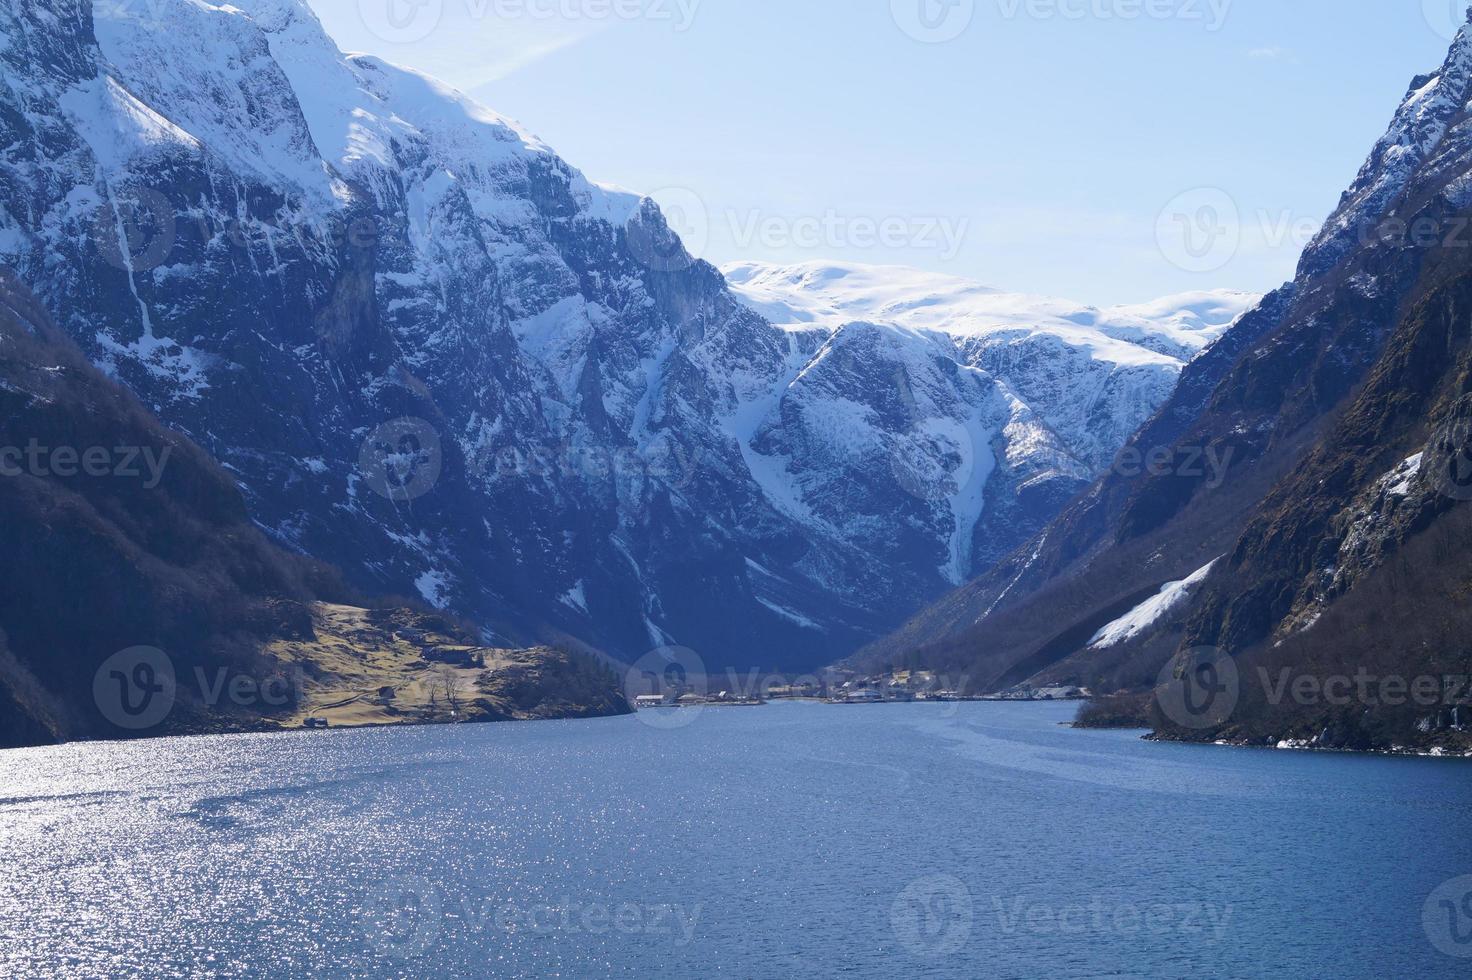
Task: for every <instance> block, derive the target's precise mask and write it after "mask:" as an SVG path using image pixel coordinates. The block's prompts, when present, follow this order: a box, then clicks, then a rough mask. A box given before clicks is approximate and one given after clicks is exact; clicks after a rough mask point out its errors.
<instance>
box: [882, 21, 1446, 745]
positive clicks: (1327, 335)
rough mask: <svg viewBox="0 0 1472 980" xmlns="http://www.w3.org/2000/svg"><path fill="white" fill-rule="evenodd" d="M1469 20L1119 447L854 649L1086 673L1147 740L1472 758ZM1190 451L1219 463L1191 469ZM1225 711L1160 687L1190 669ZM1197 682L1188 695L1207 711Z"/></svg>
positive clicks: (914, 659) (990, 677) (997, 685)
mask: <svg viewBox="0 0 1472 980" xmlns="http://www.w3.org/2000/svg"><path fill="white" fill-rule="evenodd" d="M1469 110H1472V27H1468V28H1464V29H1463V30H1462V31H1461V32H1460V33H1459V34H1458V35H1457V37H1456V39H1455V41H1454V42H1453V44H1452V47H1451V51H1450V53H1449V54H1448V56H1447V59H1446V61H1445V63H1444V64H1443V65H1442V67H1441V68H1439V69H1438V70H1437V71H1435V72H1433V73H1431V74H1429V75H1425V76H1421V77H1419V78H1416V79H1415V80H1414V81H1413V82H1412V84H1411V86H1410V89H1409V91H1408V93H1407V94H1406V96H1405V98H1404V100H1403V101H1402V103H1401V106H1400V108H1399V110H1398V111H1397V112H1396V114H1395V117H1394V119H1393V121H1392V123H1391V126H1390V128H1389V130H1388V132H1387V133H1386V135H1385V136H1384V137H1383V138H1382V139H1381V140H1380V141H1379V142H1378V143H1377V144H1376V146H1375V147H1374V149H1373V150H1372V152H1371V154H1370V156H1369V159H1368V160H1367V162H1366V163H1365V165H1364V168H1363V169H1362V170H1361V171H1360V173H1359V175H1358V177H1357V178H1356V180H1355V182H1354V184H1353V185H1352V186H1351V187H1350V189H1349V190H1348V191H1347V192H1346V193H1345V195H1344V197H1343V199H1342V201H1341V203H1340V206H1339V208H1338V210H1337V211H1336V212H1335V214H1334V215H1333V217H1332V218H1331V219H1330V221H1329V222H1328V223H1327V225H1326V226H1325V228H1324V230H1323V232H1322V234H1320V235H1319V237H1318V238H1317V239H1316V240H1315V241H1314V242H1313V243H1312V244H1311V245H1310V246H1309V247H1308V249H1307V250H1306V251H1305V253H1304V255H1303V258H1302V261H1301V263H1300V266H1299V269H1298V273H1297V276H1296V278H1295V279H1294V280H1293V282H1291V283H1289V284H1287V285H1285V286H1284V287H1283V288H1282V289H1279V290H1277V291H1275V292H1273V293H1272V294H1270V295H1269V296H1267V297H1265V298H1264V299H1263V301H1262V303H1261V304H1260V305H1259V306H1258V307H1256V308H1255V309H1253V310H1252V311H1251V312H1249V313H1248V314H1246V316H1244V317H1243V318H1242V319H1241V320H1240V321H1239V322H1238V323H1237V325H1236V326H1234V327H1233V328H1232V329H1231V330H1230V331H1229V332H1228V333H1227V334H1226V335H1225V336H1224V337H1223V338H1222V339H1221V340H1219V341H1218V342H1217V343H1216V344H1215V345H1213V346H1212V347H1210V348H1209V349H1208V350H1207V351H1206V352H1205V353H1204V354H1202V355H1201V356H1200V357H1198V358H1196V359H1195V360H1193V361H1192V362H1191V363H1190V364H1189V365H1188V366H1187V367H1186V369H1185V371H1184V373H1183V375H1182V378H1181V382H1180V384H1179V386H1178V387H1177V389H1176V391H1175V393H1174V394H1173V395H1172V397H1171V398H1170V399H1169V400H1168V401H1166V403H1165V404H1164V406H1163V407H1162V408H1161V410H1160V411H1159V412H1158V413H1157V414H1156V415H1155V416H1154V417H1153V418H1152V419H1151V420H1150V421H1149V422H1148V423H1147V424H1146V425H1145V426H1144V427H1143V428H1142V429H1141V430H1140V431H1139V432H1138V433H1137V434H1135V435H1134V436H1133V437H1132V438H1131V440H1130V442H1129V446H1128V447H1127V449H1126V450H1125V458H1130V459H1133V460H1136V461H1140V460H1154V463H1153V464H1149V465H1143V466H1142V465H1136V466H1133V467H1130V468H1128V471H1124V470H1122V469H1116V470H1115V471H1114V472H1111V473H1109V474H1107V475H1105V476H1104V477H1103V478H1102V479H1101V480H1099V481H1098V482H1097V483H1095V484H1094V485H1093V486H1092V487H1090V488H1089V489H1088V491H1087V492H1086V493H1084V494H1083V495H1081V496H1080V497H1079V498H1078V499H1077V500H1075V501H1073V502H1072V503H1071V504H1070V505H1069V506H1068V507H1067V508H1066V509H1065V510H1064V512H1063V513H1062V514H1061V516H1060V517H1059V518H1058V519H1056V520H1055V521H1053V522H1052V523H1051V524H1050V525H1049V526H1048V527H1047V528H1046V529H1045V530H1043V531H1042V532H1041V533H1040V534H1038V535H1036V536H1035V537H1034V538H1033V539H1032V540H1031V541H1029V542H1028V543H1027V544H1025V545H1024V546H1023V547H1021V548H1019V549H1018V550H1017V551H1016V552H1014V553H1013V554H1012V555H1011V556H1010V557H1008V558H1007V559H1006V560H1004V561H1002V562H1000V563H998V564H997V565H996V566H995V567H993V568H992V569H991V570H990V571H988V572H987V573H985V574H984V575H982V576H981V577H979V578H978V579H977V580H976V581H975V582H972V583H969V584H968V585H966V586H965V587H963V588H961V589H959V590H957V591H955V592H953V593H952V594H951V595H949V596H947V597H946V598H944V599H943V600H941V601H940V602H938V603H937V604H935V605H933V606H932V607H930V608H929V609H927V610H926V611H924V612H923V613H921V614H920V615H919V616H917V617H915V618H914V619H913V620H912V621H911V622H910V623H909V624H908V625H906V626H905V627H904V628H903V629H901V630H900V631H898V632H897V633H896V634H895V635H894V636H892V637H890V638H889V639H887V640H885V641H883V642H881V643H879V644H875V645H874V646H872V647H871V648H870V649H869V650H867V651H866V652H865V653H864V654H863V655H862V656H861V657H860V658H859V659H860V661H861V662H864V663H870V664H874V663H880V662H889V661H899V660H903V661H905V662H907V663H917V664H924V665H927V666H931V667H935V668H939V669H942V670H945V671H949V672H953V673H957V674H964V675H967V676H968V677H969V678H970V680H971V682H972V684H973V685H975V686H977V687H981V688H987V689H1004V688H1009V687H1012V686H1015V685H1025V684H1042V683H1057V682H1064V681H1067V682H1070V683H1081V684H1085V685H1087V686H1089V687H1091V688H1093V689H1094V690H1095V691H1096V692H1099V693H1102V694H1106V695H1108V694H1114V695H1116V696H1114V697H1110V698H1106V699H1104V701H1103V702H1101V704H1100V705H1099V706H1098V707H1097V709H1096V711H1095V714H1094V717H1095V718H1096V720H1100V721H1104V722H1113V723H1119V722H1121V721H1144V722H1147V723H1149V724H1152V725H1154V726H1155V727H1156V728H1157V730H1158V731H1159V733H1160V734H1161V735H1162V736H1163V737H1176V738H1192V739H1207V740H1218V739H1225V740H1233V741H1243V742H1251V743H1253V744H1280V743H1281V744H1286V745H1292V746H1303V747H1323V748H1338V747H1348V748H1378V749H1393V748H1403V749H1419V750H1424V751H1448V750H1466V749H1468V748H1472V739H1469V735H1468V732H1467V726H1468V725H1469V724H1472V713H1469V707H1472V685H1469V684H1468V681H1467V679H1468V677H1469V676H1472V647H1469V645H1468V642H1467V637H1468V635H1469V632H1468V627H1469V626H1472V622H1469V611H1468V610H1469V609H1472V606H1469V604H1468V601H1467V600H1468V597H1469V596H1472V560H1469V557H1468V556H1469V554H1472V551H1469V547H1468V546H1469V545H1472V513H1469V511H1468V509H1467V508H1466V507H1465V506H1464V504H1465V502H1466V501H1467V500H1469V499H1472V491H1469V489H1468V488H1469V486H1472V319H1469V311H1472V232H1469V228H1472V222H1469V218H1472V212H1469V208H1472V121H1469V120H1472V115H1469ZM1203 458H1213V459H1216V460H1219V461H1227V462H1226V464H1225V469H1224V470H1223V471H1220V472H1219V473H1215V474H1214V473H1212V472H1211V471H1210V469H1209V468H1208V467H1205V466H1203V465H1201V461H1202V460H1203ZM1198 668H1199V670H1200V672H1201V673H1200V676H1201V677H1209V678H1210V679H1211V690H1210V691H1207V692H1198V693H1202V694H1211V695H1213V696H1215V695H1216V694H1218V693H1224V694H1225V695H1226V696H1227V698H1228V699H1229V700H1230V702H1231V704H1230V705H1229V710H1226V711H1223V712H1221V713H1220V715H1213V714H1211V713H1207V714H1204V715H1201V716H1198V717H1194V718H1184V717H1183V716H1182V715H1181V714H1180V713H1179V712H1175V711H1172V710H1171V705H1170V704H1169V703H1168V702H1167V700H1165V699H1166V698H1167V697H1168V696H1169V695H1170V694H1171V692H1173V691H1175V690H1176V688H1178V687H1179V686H1182V685H1186V686H1189V685H1190V684H1191V683H1193V681H1192V678H1193V676H1196V675H1195V672H1196V671H1197V670H1198ZM1205 700H1208V699H1206V698H1203V703H1204V701H1205Z"/></svg>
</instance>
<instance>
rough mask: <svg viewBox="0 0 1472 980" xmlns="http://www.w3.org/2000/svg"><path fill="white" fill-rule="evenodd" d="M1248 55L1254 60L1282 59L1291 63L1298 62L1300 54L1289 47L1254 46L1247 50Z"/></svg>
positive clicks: (1286, 62) (1281, 60)
mask: <svg viewBox="0 0 1472 980" xmlns="http://www.w3.org/2000/svg"><path fill="white" fill-rule="evenodd" d="M1247 57H1248V58H1250V59H1252V60H1253V61H1280V62H1283V63H1285V64H1290V65H1296V64H1298V56H1297V55H1295V54H1294V53H1293V52H1292V51H1290V50H1288V49H1287V48H1278V47H1262V48H1253V49H1252V50H1251V51H1248V52H1247Z"/></svg>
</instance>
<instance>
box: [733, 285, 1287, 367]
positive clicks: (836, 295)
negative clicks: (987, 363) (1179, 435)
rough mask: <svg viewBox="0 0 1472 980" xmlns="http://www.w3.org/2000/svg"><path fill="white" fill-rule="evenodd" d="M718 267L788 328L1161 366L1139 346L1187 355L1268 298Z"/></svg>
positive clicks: (1179, 358)
mask: <svg viewBox="0 0 1472 980" xmlns="http://www.w3.org/2000/svg"><path fill="white" fill-rule="evenodd" d="M721 272H723V273H724V274H725V276H726V280H727V282H729V283H730V284H731V287H732V289H733V290H734V291H735V292H736V294H737V295H738V296H739V297H741V299H742V301H743V302H745V303H746V304H747V305H748V306H750V307H752V308H753V309H755V310H756V311H757V312H759V313H761V314H762V315H763V316H765V317H766V318H767V319H769V320H771V321H772V322H773V323H776V324H779V325H783V326H786V327H788V328H789V329H801V328H803V327H807V326H813V327H826V328H828V329H836V328H837V327H839V326H842V325H843V324H844V323H848V322H851V321H854V320H870V321H875V322H884V323H895V324H898V325H900V326H905V327H912V328H915V329H917V330H936V331H940V332H942V333H946V334H949V335H951V336H953V337H956V338H958V339H960V340H970V339H976V338H986V337H998V336H1000V337H1001V338H1002V339H1003V340H1006V341H1010V340H1013V339H1015V338H1016V337H1018V336H1021V335H1031V334H1045V335H1048V336H1052V337H1057V338H1059V339H1060V340H1062V341H1064V342H1065V343H1067V344H1069V345H1070V346H1075V347H1085V348H1088V349H1089V350H1091V351H1092V352H1093V353H1094V354H1095V356H1097V357H1098V358H1099V359H1100V360H1104V361H1108V362H1110V363H1113V364H1129V363H1159V362H1158V360H1157V359H1154V358H1151V357H1149V356H1148V355H1142V354H1141V353H1140V351H1139V348H1144V349H1145V350H1146V351H1154V352H1156V353H1158V354H1164V355H1166V356H1167V357H1169V358H1171V359H1172V360H1174V361H1176V362H1179V363H1184V362H1186V361H1189V360H1191V359H1192V358H1194V357H1195V356H1196V355H1197V354H1199V353H1201V351H1202V350H1204V349H1205V348H1206V347H1207V346H1209V345H1210V344H1211V343H1212V342H1213V341H1215V340H1216V339H1217V338H1218V337H1220V336H1221V335H1222V334H1224V333H1226V332H1227V330H1228V329H1229V328H1230V327H1231V325H1232V324H1233V323H1234V322H1235V321H1236V319H1237V318H1238V317H1239V316H1241V315H1242V314H1243V313H1245V312H1246V311H1247V310H1248V309H1250V308H1251V307H1252V306H1253V305H1255V304H1256V303H1257V301H1258V300H1259V299H1261V297H1260V296H1258V295H1256V294H1252V293H1242V292H1237V291H1234V290H1226V289H1219V290H1203V291H1200V292H1194V293H1182V294H1180V295H1176V296H1166V297H1164V298H1162V299H1159V300H1156V301H1154V302H1152V303H1142V304H1140V305H1136V306H1115V307H1108V308H1105V309H1100V308H1098V307H1094V306H1085V305H1083V304H1082V303H1075V302H1072V301H1070V300H1066V299H1054V298H1050V297H1046V296H1032V295H1028V294H1026V293H1008V292H1003V291H1002V290H999V289H993V288H990V287H988V286H983V285H982V284H981V283H978V282H973V281H972V280H970V279H963V278H960V277H957V276H947V275H942V274H940V273H935V272H926V271H923V270H920V269H910V268H905V267H903V266H884V265H860V264H857V263H851V262H804V263H801V264H798V265H773V264H769V263H763V262H733V263H731V264H729V265H726V266H723V267H722V268H721Z"/></svg>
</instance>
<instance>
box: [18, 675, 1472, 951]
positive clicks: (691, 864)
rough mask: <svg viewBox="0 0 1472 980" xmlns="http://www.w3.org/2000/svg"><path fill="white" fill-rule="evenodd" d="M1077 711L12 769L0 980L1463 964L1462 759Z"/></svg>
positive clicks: (879, 710)
mask: <svg viewBox="0 0 1472 980" xmlns="http://www.w3.org/2000/svg"><path fill="white" fill-rule="evenodd" d="M1071 714H1072V707H1071V706H1066V705H1056V706H1054V705H1004V704H963V705H939V704H937V705H926V704H915V705H886V706H873V707H837V706H828V705H818V704H793V705H772V706H768V707H765V708H757V709H725V710H706V711H704V712H702V713H700V714H699V715H698V717H693V718H692V719H691V722H692V723H690V724H688V725H686V726H684V727H681V728H677V729H673V730H661V729H657V728H654V727H651V726H650V725H649V724H647V723H646V722H644V721H640V720H639V719H635V718H621V719H612V720H607V721H593V722H566V723H563V722H556V723H544V724H526V725H503V726H483V727H462V728H455V729H444V728H439V729H428V728H426V729H415V730H399V731H362V732H333V733H326V734H291V735H273V736H242V737H226V738H203V739H176V740H167V741H153V742H134V743H126V744H111V745H78V746H66V747H61V748H49V749H41V750H24V751H18V752H0V975H4V976H33V975H35V976H78V977H81V976H88V977H93V976H99V975H112V976H119V975H126V974H144V975H150V976H160V975H179V974H188V975H201V974H206V975H207V974H218V975H260V974H268V973H269V974H272V975H275V976H307V975H312V976H323V975H353V976H404V977H411V976H412V977H419V976H477V975H496V976H500V975H534V974H535V975H561V976H602V975H609V974H614V975H626V976H634V975H637V976H646V975H679V976H708V975H730V976H739V977H753V976H757V977H784V976H820V975H824V976H826V975H835V974H839V975H848V976H855V977H864V976H884V977H895V976H938V977H943V976H955V977H968V978H970V977H978V976H997V977H1012V976H1016V977H1033V976H1050V977H1097V976H1130V977H1186V976H1232V977H1243V976H1290V977H1327V976H1335V977H1383V976H1426V977H1466V976H1468V975H1469V974H1472V959H1457V958H1454V957H1453V956H1450V955H1447V954H1446V953H1444V952H1442V949H1446V950H1448V951H1450V952H1451V953H1468V954H1472V898H1469V899H1467V901H1466V903H1465V905H1464V904H1461V899H1462V898H1463V897H1464V894H1463V892H1472V885H1468V886H1467V887H1466V888H1465V889H1463V891H1459V890H1458V889H1459V888H1461V887H1462V886H1463V885H1466V884H1467V883H1460V884H1458V883H1456V882H1454V881H1453V884H1452V885H1450V886H1447V887H1443V886H1444V885H1445V883H1447V882H1448V881H1451V880H1454V879H1456V878H1458V877H1459V876H1462V875H1468V874H1472V850H1469V849H1468V846H1467V839H1468V831H1469V829H1472V764H1468V763H1465V762H1442V761H1434V760H1426V761H1418V760H1402V759H1376V758H1359V757H1351V756H1329V755H1301V754H1296V753H1283V752H1278V753H1274V752H1252V751H1241V750H1231V749H1217V748H1210V747H1201V748H1197V747H1182V746H1167V745H1153V744H1150V743H1146V742H1142V741H1140V740H1139V738H1138V736H1137V734H1133V733H1101V732H1077V731H1073V730H1071V729H1066V728H1061V727H1059V725H1058V722H1061V721H1063V720H1065V719H1067V718H1068V717H1070V716H1071ZM1438 888H1441V891H1440V893H1438V894H1436V895H1433V893H1435V892H1437V889H1438ZM1449 889H1450V890H1449ZM1428 899H1430V901H1429V902H1428ZM1423 913H1424V918H1423ZM1464 913H1465V915H1464ZM1464 940H1465V945H1463V944H1462V943H1463V941H1464ZM1438 943H1439V944H1440V947H1441V948H1438Z"/></svg>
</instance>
